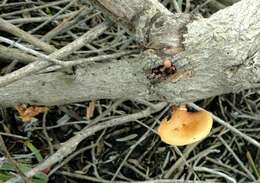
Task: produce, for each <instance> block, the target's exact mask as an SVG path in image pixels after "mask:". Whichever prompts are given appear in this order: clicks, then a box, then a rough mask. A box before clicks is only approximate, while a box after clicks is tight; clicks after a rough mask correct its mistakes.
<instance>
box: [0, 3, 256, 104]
mask: <svg viewBox="0 0 260 183" xmlns="http://www.w3.org/2000/svg"><path fill="white" fill-rule="evenodd" d="M137 1H138V0H134V1H133V2H137ZM147 1H151V2H152V1H153V0H144V1H143V2H147ZM98 2H101V1H98ZM106 2H108V4H109V3H114V2H116V3H119V2H121V1H119V0H110V1H106ZM122 2H123V1H122ZM130 4H131V3H130ZM109 5H110V4H109ZM102 6H103V7H106V9H108V8H107V7H108V5H104V4H103V5H102ZM126 7H127V6H126ZM161 8H163V7H161V6H160V8H157V10H156V11H159V12H160V13H162V12H164V10H163V11H162V10H160V9H161ZM133 9H134V8H133ZM133 9H132V10H133ZM137 9H138V8H137ZM148 9H149V8H148ZM259 9H260V1H252V0H242V1H240V2H238V3H236V4H235V5H233V6H231V7H228V8H225V9H224V10H220V11H219V12H217V13H215V14H214V15H212V16H211V17H210V18H207V19H199V20H195V21H193V22H192V23H189V24H187V26H186V28H187V30H186V31H187V32H186V33H185V34H184V41H183V42H182V43H183V46H184V49H185V50H184V51H183V52H181V53H179V54H178V58H176V57H175V58H173V61H174V63H175V64H176V66H177V73H176V74H174V75H173V76H171V77H170V78H169V79H168V80H166V81H160V82H155V83H154V82H151V80H149V79H148V78H147V71H149V69H151V68H152V67H154V66H156V65H157V64H158V63H161V62H162V60H163V57H160V56H156V54H154V53H153V51H147V53H145V54H142V55H140V56H139V57H138V58H136V59H131V60H127V59H122V60H120V61H109V62H107V63H102V64H100V63H95V64H91V65H86V66H85V67H84V68H79V69H78V70H77V71H76V75H66V74H64V73H59V72H56V73H46V74H37V75H32V76H28V77H26V78H24V79H21V80H19V81H17V82H15V83H12V84H10V85H8V86H6V87H3V88H0V103H1V104H6V105H13V104H15V103H37V104H45V105H57V104H64V103H72V102H78V101H84V100H89V99H100V98H142V99H148V100H166V101H170V102H173V103H186V102H191V101H196V100H199V99H203V98H208V97H211V96H216V95H220V94H224V93H230V92H238V91H240V90H243V89H248V88H254V87H259V84H260V52H259V47H260V44H259V43H260V11H259ZM121 10H122V11H124V10H125V11H126V10H127V8H125V9H123V6H122V7H121ZM138 11H139V12H140V10H138ZM136 13H137V12H136ZM110 14H111V10H110ZM133 14H134V13H133ZM113 16H115V15H114V14H113ZM164 16H167V17H168V18H169V17H171V18H172V17H175V18H176V19H178V22H182V23H181V24H177V25H179V26H178V28H176V29H175V30H177V31H178V32H180V31H182V30H183V23H184V22H187V17H186V16H180V17H179V18H177V17H176V16H175V15H168V13H166V14H164V13H162V14H161V15H160V17H161V18H162V17H164ZM121 18H122V19H123V20H124V21H120V22H123V24H127V21H128V19H127V18H125V17H124V16H122V17H121ZM149 18H150V19H152V18H153V16H152V17H148V20H149ZM156 19H157V18H156ZM162 19H163V20H164V21H165V22H163V24H161V25H162V26H163V25H165V24H168V23H167V20H168V19H167V18H166V19H164V18H162ZM173 19H174V18H173ZM180 19H182V20H180ZM129 20H131V18H130V19H129ZM148 22H150V21H148ZM170 22H171V21H170ZM164 23H165V24H164ZM137 25H139V24H137ZM134 27H135V26H134ZM157 30H158V29H157ZM162 30H164V29H162ZM133 32H134V34H136V31H133ZM148 32H149V33H150V36H151V37H152V35H153V34H152V33H153V31H152V29H151V28H149V29H148ZM169 34H174V32H173V33H172V32H170V33H169ZM160 36H161V37H162V40H163V41H162V42H160V39H159V38H158V37H157V40H158V41H155V42H154V43H153V44H151V45H156V46H155V48H156V49H162V50H163V48H165V46H166V47H168V46H171V47H172V48H177V47H179V46H180V44H176V43H175V42H174V41H173V40H172V39H169V44H165V43H164V41H165V40H166V39H164V38H163V35H160ZM155 37H156V36H155ZM167 37H169V35H167ZM178 39H179V40H181V39H182V36H180V35H179V38H178ZM151 40H154V39H151ZM155 40H156V39H155ZM157 43H158V44H157ZM162 43H163V44H162Z"/></svg>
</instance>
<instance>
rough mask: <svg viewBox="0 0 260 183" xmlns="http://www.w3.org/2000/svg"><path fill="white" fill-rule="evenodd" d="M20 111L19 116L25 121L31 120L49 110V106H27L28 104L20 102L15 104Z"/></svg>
mask: <svg viewBox="0 0 260 183" xmlns="http://www.w3.org/2000/svg"><path fill="white" fill-rule="evenodd" d="M15 109H16V110H17V111H18V113H19V117H20V118H21V119H22V121H23V122H31V120H32V118H33V117H34V116H36V115H38V114H40V113H43V112H47V111H48V110H49V108H48V107H45V106H29V107H28V106H27V105H26V104H19V105H16V106H15Z"/></svg>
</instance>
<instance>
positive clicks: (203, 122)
mask: <svg viewBox="0 0 260 183" xmlns="http://www.w3.org/2000/svg"><path fill="white" fill-rule="evenodd" d="M212 123H213V119H212V117H211V115H210V113H209V112H206V111H198V112H188V111H187V108H186V106H180V107H178V108H176V109H174V110H173V114H172V116H171V118H170V120H167V118H164V119H163V120H162V122H161V124H160V126H159V129H158V132H159V135H160V137H161V140H162V141H163V142H165V143H167V144H171V145H176V146H183V145H188V144H192V143H194V142H197V141H200V140H202V139H203V138H205V137H206V136H207V135H208V134H209V132H210V130H211V128H212Z"/></svg>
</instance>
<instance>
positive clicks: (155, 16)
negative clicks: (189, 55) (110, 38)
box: [93, 0, 190, 52]
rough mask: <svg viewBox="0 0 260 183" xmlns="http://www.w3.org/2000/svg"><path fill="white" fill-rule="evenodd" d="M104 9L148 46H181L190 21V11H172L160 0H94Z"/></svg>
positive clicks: (180, 47)
mask: <svg viewBox="0 0 260 183" xmlns="http://www.w3.org/2000/svg"><path fill="white" fill-rule="evenodd" d="M93 3H95V4H97V5H98V6H99V7H100V8H101V10H102V12H105V13H107V14H108V15H110V16H111V17H112V18H113V20H114V21H115V22H118V23H121V24H123V25H124V26H126V27H127V28H128V30H130V32H131V33H133V36H135V37H136V40H138V41H139V42H142V43H143V44H146V46H147V47H149V48H155V49H161V48H165V47H171V48H174V49H176V52H178V50H180V49H182V43H181V42H182V33H183V29H184V26H185V25H186V24H187V23H188V22H189V21H190V16H189V15H187V14H172V13H171V12H170V11H169V10H168V9H166V8H165V7H164V6H163V5H162V4H161V3H159V2H158V1H157V0H131V1H121V0H110V1H103V0H94V1H93Z"/></svg>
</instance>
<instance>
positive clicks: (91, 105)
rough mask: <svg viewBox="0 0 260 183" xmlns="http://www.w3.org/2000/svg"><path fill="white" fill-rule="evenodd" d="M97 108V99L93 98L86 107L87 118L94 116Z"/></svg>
mask: <svg viewBox="0 0 260 183" xmlns="http://www.w3.org/2000/svg"><path fill="white" fill-rule="evenodd" d="M95 108H96V100H92V101H91V102H90V103H89V105H88V107H87V109H86V118H87V119H88V120H89V119H90V118H92V117H93V115H94V112H95Z"/></svg>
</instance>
